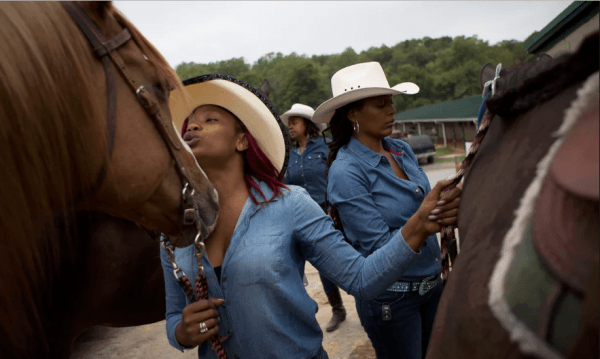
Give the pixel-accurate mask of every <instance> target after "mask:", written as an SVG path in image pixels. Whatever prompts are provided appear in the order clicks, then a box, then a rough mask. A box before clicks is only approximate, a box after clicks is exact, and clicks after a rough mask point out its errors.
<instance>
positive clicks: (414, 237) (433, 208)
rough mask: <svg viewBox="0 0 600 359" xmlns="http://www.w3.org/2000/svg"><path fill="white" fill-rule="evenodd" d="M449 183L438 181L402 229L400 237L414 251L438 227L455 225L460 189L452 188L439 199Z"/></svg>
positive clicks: (438, 228) (437, 230)
mask: <svg viewBox="0 0 600 359" xmlns="http://www.w3.org/2000/svg"><path fill="white" fill-rule="evenodd" d="M450 182H451V181H450V180H443V181H439V182H438V183H437V184H436V185H435V187H434V188H433V189H432V190H431V192H429V194H427V196H426V197H425V199H423V202H422V203H421V206H420V207H419V209H418V210H417V212H416V213H415V214H414V215H413V216H412V217H410V218H409V220H408V221H407V222H406V224H405V225H404V227H402V231H401V232H402V236H403V237H404V240H405V241H406V243H407V244H408V245H409V246H410V247H411V248H412V249H413V250H414V251H418V250H419V249H420V248H421V245H423V242H425V240H426V239H427V237H429V235H431V234H433V233H437V232H439V231H440V225H444V226H449V225H453V224H456V219H457V215H458V205H459V203H460V194H461V189H460V187H456V188H453V189H452V190H451V191H450V192H448V193H446V195H445V196H444V197H443V198H440V194H441V193H442V190H443V189H444V188H445V187H446V186H447V185H449V184H450Z"/></svg>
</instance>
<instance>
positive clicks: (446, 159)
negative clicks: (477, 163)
mask: <svg viewBox="0 0 600 359" xmlns="http://www.w3.org/2000/svg"><path fill="white" fill-rule="evenodd" d="M436 157H437V155H436ZM464 160H465V156H459V157H458V162H462V161H464ZM453 161H454V158H436V159H435V163H444V162H453Z"/></svg>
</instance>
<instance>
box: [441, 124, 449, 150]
mask: <svg viewBox="0 0 600 359" xmlns="http://www.w3.org/2000/svg"><path fill="white" fill-rule="evenodd" d="M442 136H443V137H444V147H448V140H447V139H446V123H445V122H442Z"/></svg>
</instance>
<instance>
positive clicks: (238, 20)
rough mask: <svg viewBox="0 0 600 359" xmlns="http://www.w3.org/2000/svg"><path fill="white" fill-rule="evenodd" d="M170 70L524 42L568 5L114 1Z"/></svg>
mask: <svg viewBox="0 0 600 359" xmlns="http://www.w3.org/2000/svg"><path fill="white" fill-rule="evenodd" d="M114 4H115V6H116V7H117V8H118V9H119V10H121V12H122V13H123V14H125V16H127V18H129V20H131V22H133V24H134V25H135V26H137V28H138V29H139V30H140V31H141V32H142V33H143V34H144V35H145V36H146V37H147V38H148V39H149V40H150V42H152V44H154V46H156V48H158V50H159V51H160V52H161V53H162V54H163V55H164V56H165V58H166V59H167V61H169V63H170V64H171V66H173V67H176V66H177V65H179V64H180V63H182V62H195V63H209V62H217V61H222V60H229V59H231V58H239V57H243V58H244V60H245V62H246V63H248V64H252V63H254V62H255V61H257V60H258V59H259V58H260V57H261V56H264V55H266V54H268V53H270V52H275V53H277V52H281V53H283V54H284V55H289V54H290V53H292V52H295V53H296V54H299V55H302V54H304V55H308V56H312V55H326V54H336V53H341V52H343V51H344V50H345V49H346V48H348V47H352V48H353V49H354V50H355V51H356V52H357V53H360V52H361V51H364V50H367V49H369V48H370V47H373V46H375V47H380V46H381V45H383V44H385V45H387V46H390V47H391V46H393V45H395V44H397V43H399V42H402V41H404V40H409V39H415V38H422V37H425V36H429V37H431V38H437V37H442V36H451V37H455V36H460V35H464V36H474V35H476V36H477V37H478V38H479V39H482V40H486V41H488V42H489V43H490V44H495V43H497V42H499V41H502V40H511V39H515V40H519V41H523V40H525V39H526V38H527V37H528V36H529V35H530V34H531V33H533V32H534V31H536V30H537V31H539V30H541V29H542V28H543V27H544V26H546V25H547V24H548V23H549V22H550V21H551V20H552V19H554V17H556V16H557V15H558V14H560V13H561V12H562V11H563V10H564V9H565V8H566V7H567V6H569V5H570V4H571V2H570V1H446V2H438V1H247V2H245V1H244V2H242V1H219V2H213V1H115V2H114Z"/></svg>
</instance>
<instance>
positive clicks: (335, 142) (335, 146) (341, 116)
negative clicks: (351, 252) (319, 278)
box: [323, 100, 363, 241]
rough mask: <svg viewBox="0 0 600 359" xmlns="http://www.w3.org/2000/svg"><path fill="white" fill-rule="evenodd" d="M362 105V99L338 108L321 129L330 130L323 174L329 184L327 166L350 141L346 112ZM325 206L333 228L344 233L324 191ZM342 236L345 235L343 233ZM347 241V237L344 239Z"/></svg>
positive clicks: (350, 126)
mask: <svg viewBox="0 0 600 359" xmlns="http://www.w3.org/2000/svg"><path fill="white" fill-rule="evenodd" d="M362 106H363V101H362V100H359V101H355V102H351V103H349V104H347V105H345V106H343V107H340V108H338V109H337V110H336V111H335V114H334V115H333V117H332V118H331V121H330V122H329V126H328V127H327V128H326V129H324V130H323V133H325V131H331V137H332V138H331V142H329V143H328V144H327V147H328V148H329V156H328V157H327V170H326V171H325V176H327V183H328V184H329V168H330V167H331V164H332V163H333V161H335V158H336V157H337V154H338V151H339V150H340V148H342V146H344V145H346V144H347V143H348V142H350V137H352V131H353V130H352V122H350V120H349V119H348V113H349V112H350V111H351V110H353V109H360V108H362ZM323 139H325V135H324V134H323ZM325 206H326V208H327V207H331V219H333V226H334V228H335V229H337V230H339V231H340V232H342V233H344V228H343V226H342V221H341V219H340V214H339V213H338V210H337V208H335V207H333V206H331V203H329V200H328V199H327V192H325ZM344 238H346V235H345V234H344ZM346 241H347V239H346Z"/></svg>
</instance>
